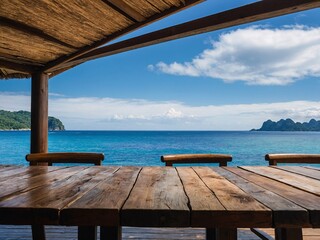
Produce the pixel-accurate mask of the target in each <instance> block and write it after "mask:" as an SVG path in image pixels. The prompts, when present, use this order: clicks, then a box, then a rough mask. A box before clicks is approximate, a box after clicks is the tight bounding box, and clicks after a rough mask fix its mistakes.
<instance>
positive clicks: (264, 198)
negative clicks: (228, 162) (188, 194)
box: [215, 168, 310, 227]
mask: <svg viewBox="0 0 320 240" xmlns="http://www.w3.org/2000/svg"><path fill="white" fill-rule="evenodd" d="M228 169H229V168H228ZM215 171H216V172H218V173H219V174H220V175H221V176H223V177H225V178H226V179H228V180H229V181H230V182H232V183H234V184H236V185H237V186H238V187H240V188H241V189H242V190H243V191H245V192H246V193H248V194H249V195H250V196H252V197H254V198H255V199H256V200H258V201H259V202H261V203H262V204H263V205H265V206H267V207H268V208H270V209H271V210H272V217H273V227H297V226H310V224H309V214H308V211H307V210H306V209H304V208H302V207H300V206H298V205H297V204H294V203H292V202H290V201H289V200H287V199H285V198H283V197H281V196H279V195H277V194H275V193H273V192H271V191H269V190H266V189H264V188H262V187H260V186H258V185H256V184H255V183H254V182H250V181H248V180H245V179H243V178H241V177H239V176H238V175H236V174H234V173H233V172H230V171H228V170H227V169H225V168H217V169H215Z"/></svg>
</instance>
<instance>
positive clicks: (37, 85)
mask: <svg viewBox="0 0 320 240" xmlns="http://www.w3.org/2000/svg"><path fill="white" fill-rule="evenodd" d="M48 80H49V76H48V75H47V74H45V73H34V74H32V78H31V146H30V152H31V153H46V152H48ZM30 165H33V164H32V162H30ZM41 165H47V163H41ZM31 227H32V239H33V240H45V239H46V237H45V229H44V226H43V225H32V226H31Z"/></svg>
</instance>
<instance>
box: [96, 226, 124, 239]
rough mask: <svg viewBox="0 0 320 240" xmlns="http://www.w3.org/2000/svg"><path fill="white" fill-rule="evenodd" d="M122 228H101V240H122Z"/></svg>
mask: <svg viewBox="0 0 320 240" xmlns="http://www.w3.org/2000/svg"><path fill="white" fill-rule="evenodd" d="M121 234H122V231H121V227H104V226H100V240H121Z"/></svg>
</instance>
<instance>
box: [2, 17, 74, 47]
mask: <svg viewBox="0 0 320 240" xmlns="http://www.w3.org/2000/svg"><path fill="white" fill-rule="evenodd" d="M0 22H1V25H2V26H7V27H10V28H13V29H15V30H18V31H21V32H24V33H26V34H32V35H34V36H37V37H40V38H42V39H44V40H46V41H50V42H53V43H56V44H59V45H61V46H64V47H68V48H71V49H76V47H75V46H72V45H70V44H68V43H65V42H63V41H61V40H59V39H57V38H55V37H53V36H50V35H49V34H46V33H45V32H43V31H41V30H39V29H37V28H34V27H31V26H29V25H27V24H24V23H21V22H17V21H14V20H12V19H8V18H5V17H1V16H0Z"/></svg>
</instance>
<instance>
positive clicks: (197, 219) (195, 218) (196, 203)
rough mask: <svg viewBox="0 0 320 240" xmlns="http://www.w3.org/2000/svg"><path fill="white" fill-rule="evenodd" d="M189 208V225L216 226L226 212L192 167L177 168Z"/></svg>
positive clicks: (224, 216) (224, 217)
mask: <svg viewBox="0 0 320 240" xmlns="http://www.w3.org/2000/svg"><path fill="white" fill-rule="evenodd" d="M177 172H178V174H179V177H180V178H181V181H182V184H183V187H184V190H185V192H186V194H187V196H188V199H189V205H190V208H191V227H206V228H211V227H216V226H219V223H220V221H221V219H224V220H226V218H228V216H227V215H228V214H224V213H225V212H226V210H225V208H224V206H222V205H221V203H220V202H219V200H218V199H217V197H216V196H215V195H214V193H213V192H212V191H211V190H210V189H209V188H208V187H207V186H206V185H205V184H204V183H203V182H202V180H201V179H200V178H199V176H198V175H197V174H196V173H195V171H194V170H193V169H192V168H187V167H186V168H185V167H179V168H177Z"/></svg>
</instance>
